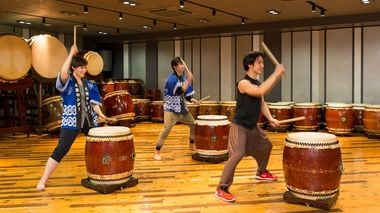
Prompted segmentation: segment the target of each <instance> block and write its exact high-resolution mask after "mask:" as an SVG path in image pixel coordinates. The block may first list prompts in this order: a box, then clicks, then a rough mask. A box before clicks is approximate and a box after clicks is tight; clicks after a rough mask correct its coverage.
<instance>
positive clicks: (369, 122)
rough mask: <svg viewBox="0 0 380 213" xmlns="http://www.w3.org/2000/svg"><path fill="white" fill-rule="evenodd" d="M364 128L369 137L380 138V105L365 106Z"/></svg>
mask: <svg viewBox="0 0 380 213" xmlns="http://www.w3.org/2000/svg"><path fill="white" fill-rule="evenodd" d="M363 126H364V131H365V133H366V134H367V135H368V136H372V135H374V136H380V105H367V106H365V109H364V113H363Z"/></svg>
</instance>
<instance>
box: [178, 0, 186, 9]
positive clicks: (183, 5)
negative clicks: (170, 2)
mask: <svg viewBox="0 0 380 213" xmlns="http://www.w3.org/2000/svg"><path fill="white" fill-rule="evenodd" d="M179 7H180V8H184V7H185V2H184V0H179Z"/></svg>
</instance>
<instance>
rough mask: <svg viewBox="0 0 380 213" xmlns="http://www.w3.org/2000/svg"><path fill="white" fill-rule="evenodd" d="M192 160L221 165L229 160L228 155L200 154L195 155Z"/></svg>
mask: <svg viewBox="0 0 380 213" xmlns="http://www.w3.org/2000/svg"><path fill="white" fill-rule="evenodd" d="M191 158H192V159H194V160H197V161H203V162H208V163H220V162H223V161H226V160H228V153H226V154H223V155H201V154H199V153H194V154H192V155H191Z"/></svg>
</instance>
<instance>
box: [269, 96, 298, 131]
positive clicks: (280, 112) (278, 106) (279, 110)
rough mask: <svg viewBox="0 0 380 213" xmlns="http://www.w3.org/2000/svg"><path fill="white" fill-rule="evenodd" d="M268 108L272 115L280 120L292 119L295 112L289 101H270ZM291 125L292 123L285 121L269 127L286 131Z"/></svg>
mask: <svg viewBox="0 0 380 213" xmlns="http://www.w3.org/2000/svg"><path fill="white" fill-rule="evenodd" d="M268 108H269V111H270V113H271V114H272V117H273V118H275V119H277V120H279V121H280V120H285V119H290V118H291V117H292V114H293V112H292V106H290V105H289V104H287V103H270V104H269V106H268ZM290 125H291V123H285V124H280V125H279V126H278V127H271V128H269V129H272V130H278V131H283V132H286V131H287V130H288V129H289V127H290Z"/></svg>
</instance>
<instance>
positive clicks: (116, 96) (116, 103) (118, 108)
mask: <svg viewBox="0 0 380 213" xmlns="http://www.w3.org/2000/svg"><path fill="white" fill-rule="evenodd" d="M104 107H105V112H106V115H107V116H108V117H110V118H114V119H117V120H119V121H125V120H134V117H135V110H134V106H133V102H132V98H131V95H130V94H129V92H128V91H126V90H119V91H114V92H110V93H107V94H106V95H105V96H104Z"/></svg>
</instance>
